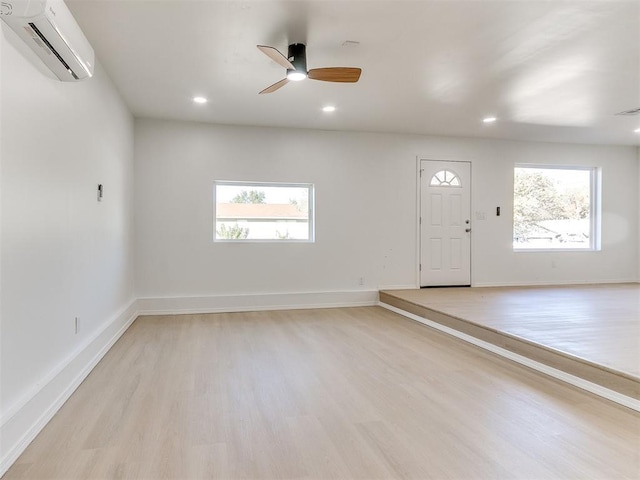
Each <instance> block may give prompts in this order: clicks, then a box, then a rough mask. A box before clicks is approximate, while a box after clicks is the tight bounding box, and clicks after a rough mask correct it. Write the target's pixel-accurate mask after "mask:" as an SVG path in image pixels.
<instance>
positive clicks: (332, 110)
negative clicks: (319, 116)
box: [322, 105, 336, 113]
mask: <svg viewBox="0 0 640 480" xmlns="http://www.w3.org/2000/svg"><path fill="white" fill-rule="evenodd" d="M322 111H323V112H327V113H330V112H335V111H336V107H334V106H333V105H327V106H326V107H322Z"/></svg>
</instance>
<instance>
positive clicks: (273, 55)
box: [256, 45, 296, 70]
mask: <svg viewBox="0 0 640 480" xmlns="http://www.w3.org/2000/svg"><path fill="white" fill-rule="evenodd" d="M256 46H257V47H258V50H260V51H261V52H262V53H264V54H265V55H266V56H267V57H269V58H270V59H271V60H273V61H274V62H276V63H277V64H279V65H282V66H283V67H284V68H290V69H292V70H295V69H296V67H294V66H293V63H291V62H290V61H289V60H287V57H285V56H284V55H283V54H281V53H280V51H279V50H278V49H277V48H273V47H268V46H266V45H256Z"/></svg>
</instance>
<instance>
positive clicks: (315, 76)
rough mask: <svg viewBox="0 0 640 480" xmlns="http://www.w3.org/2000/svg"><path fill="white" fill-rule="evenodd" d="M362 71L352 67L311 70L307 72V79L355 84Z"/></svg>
mask: <svg viewBox="0 0 640 480" xmlns="http://www.w3.org/2000/svg"><path fill="white" fill-rule="evenodd" d="M361 73H362V69H360V68H352V67H327V68H312V69H311V70H309V73H308V75H309V78H310V79H312V80H321V81H323V82H343V83H355V82H357V81H358V80H359V79H360V74H361Z"/></svg>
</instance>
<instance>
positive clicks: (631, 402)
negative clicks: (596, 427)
mask: <svg viewBox="0 0 640 480" xmlns="http://www.w3.org/2000/svg"><path fill="white" fill-rule="evenodd" d="M379 305H380V306H381V307H383V308H386V309H387V310H391V311H392V312H395V313H398V314H400V315H402V316H404V317H407V318H410V319H411V320H415V321H416V322H420V323H422V324H424V325H427V326H428V327H431V328H435V329H436V330H439V331H441V332H444V333H446V334H448V335H451V336H453V337H456V338H459V339H461V340H464V341H465V342H468V343H471V344H473V345H475V346H477V347H480V348H483V349H484V350H488V351H490V352H492V353H495V354H497V355H500V356H501V357H504V358H507V359H509V360H512V361H514V362H517V363H519V364H521V365H524V366H526V367H529V368H531V369H533V370H536V371H538V372H541V373H544V374H546V375H549V376H550V377H553V378H557V379H558V380H561V381H563V382H566V383H568V384H570V385H573V386H574V387H578V388H581V389H583V390H586V391H588V392H590V393H593V394H595V395H598V396H600V397H603V398H606V399H607V400H611V401H612V402H615V403H618V404H620V405H624V406H625V407H628V408H631V409H633V410H636V411H638V412H640V401H638V400H636V399H635V398H631V397H628V396H626V395H623V394H621V393H618V392H615V391H613V390H610V389H608V388H605V387H603V386H601V385H597V384H595V383H592V382H589V381H587V380H584V379H583V378H580V377H576V376H575V375H571V374H569V373H566V372H563V371H562V370H558V369H557V368H553V367H550V366H548V365H545V364H544V363H540V362H536V361H535V360H531V359H530V358H527V357H524V356H522V355H519V354H517V353H514V352H511V351H510V350H507V349H504V348H502V347H498V346H497V345H494V344H492V343H489V342H485V341H484V340H480V339H478V338H475V337H473V336H471V335H467V334H466V333H462V332H459V331H458V330H455V329H453V328H450V327H447V326H445V325H441V324H439V323H437V322H434V321H432V320H429V319H427V318H424V317H420V316H419V315H415V314H413V313H410V312H406V311H404V310H401V309H399V308H397V307H394V306H393V305H389V304H386V303H384V302H379Z"/></svg>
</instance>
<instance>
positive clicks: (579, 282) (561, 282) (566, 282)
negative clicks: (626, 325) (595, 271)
mask: <svg viewBox="0 0 640 480" xmlns="http://www.w3.org/2000/svg"><path fill="white" fill-rule="evenodd" d="M616 283H638V282H637V280H636V279H635V278H634V279H632V280H625V279H619V280H610V279H609V280H593V281H591V280H589V281H584V280H553V281H551V280H539V281H526V282H473V283H472V285H471V286H472V287H555V286H563V285H599V284H607V285H609V284H616Z"/></svg>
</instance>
